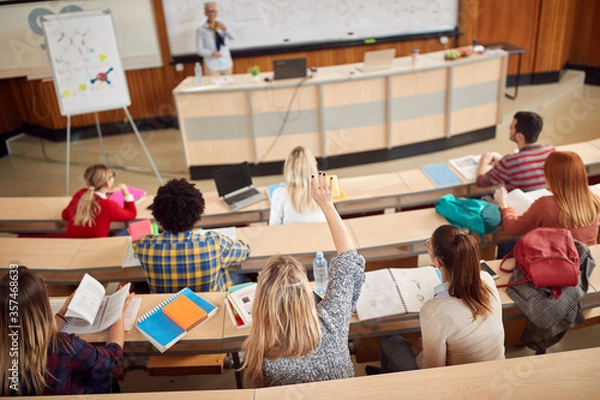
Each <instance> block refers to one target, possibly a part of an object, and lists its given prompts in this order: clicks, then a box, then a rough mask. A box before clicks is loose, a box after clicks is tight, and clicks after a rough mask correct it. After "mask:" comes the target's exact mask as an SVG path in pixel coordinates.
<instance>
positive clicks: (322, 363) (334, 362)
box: [263, 250, 365, 386]
mask: <svg viewBox="0 0 600 400" xmlns="http://www.w3.org/2000/svg"><path fill="white" fill-rule="evenodd" d="M364 269H365V259H364V258H363V256H361V255H359V254H358V253H357V252H356V250H350V251H346V252H344V253H342V254H340V255H338V256H337V257H335V258H334V259H332V260H331V265H330V267H329V282H328V284H327V292H326V293H325V296H324V298H323V301H321V302H320V303H319V304H318V305H317V314H318V316H319V320H320V323H321V340H320V341H319V344H318V345H317V348H316V349H315V350H313V351H312V352H311V353H309V354H308V355H306V356H303V357H298V358H280V359H278V360H266V359H265V360H264V362H263V375H264V384H265V386H278V385H290V384H294V383H303V382H315V381H327V380H330V379H340V378H350V377H352V376H354V368H353V366H352V361H351V360H350V352H349V351H348V330H349V327H350V317H351V316H352V312H353V310H354V306H355V305H356V301H357V300H358V296H359V295H360V290H361V288H362V285H363V283H364V282H365V272H364Z"/></svg>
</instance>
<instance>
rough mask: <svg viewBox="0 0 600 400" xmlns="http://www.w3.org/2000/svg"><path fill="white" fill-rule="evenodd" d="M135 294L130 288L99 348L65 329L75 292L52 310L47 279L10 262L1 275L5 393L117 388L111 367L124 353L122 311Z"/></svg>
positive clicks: (0, 372) (0, 386) (0, 370)
mask: <svg viewBox="0 0 600 400" xmlns="http://www.w3.org/2000/svg"><path fill="white" fill-rule="evenodd" d="M15 293H16V294H17V295H18V304H16V303H15V301H14V299H15ZM11 294H12V295H11ZM71 297H72V296H71ZM132 298H133V293H130V294H129V295H128V296H127V300H126V301H125V305H124V307H123V311H122V314H121V319H120V320H119V321H117V322H115V323H114V325H113V326H112V327H111V328H110V330H109V332H108V340H107V341H106V345H105V346H104V347H101V348H96V347H95V346H93V345H91V344H89V343H88V342H86V341H85V340H83V339H80V338H79V337H78V336H76V335H73V334H66V333H63V332H60V329H62V328H63V327H64V325H65V324H66V323H67V318H66V317H65V313H66V311H67V306H68V304H69V301H70V299H71V298H69V299H68V300H67V301H66V302H65V303H64V305H63V306H62V307H61V309H60V310H59V311H58V312H57V313H56V314H53V313H52V309H51V308H50V299H49V298H48V292H47V290H46V284H45V283H44V280H43V279H42V278H41V277H40V276H39V275H38V274H37V273H36V272H34V271H32V270H30V269H28V268H27V267H23V266H20V267H18V268H11V269H10V270H9V272H8V273H7V274H6V275H4V276H3V277H2V278H1V279H0V326H2V328H3V332H2V335H0V349H2V351H1V352H0V396H11V395H13V396H33V395H42V394H45V395H51V394H52V395H54V394H83V393H110V392H111V391H115V390H116V389H117V388H118V385H116V382H111V371H112V370H113V369H115V368H116V367H118V366H119V364H120V363H121V360H122V358H123V344H124V339H125V331H124V328H123V313H124V311H125V309H126V308H127V306H128V305H129V303H130V302H131V299H132ZM17 306H18V307H17ZM113 385H114V386H117V387H114V386H113Z"/></svg>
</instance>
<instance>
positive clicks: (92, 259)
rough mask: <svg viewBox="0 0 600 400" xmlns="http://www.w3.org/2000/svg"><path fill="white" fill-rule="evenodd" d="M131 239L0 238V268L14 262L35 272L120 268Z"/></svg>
mask: <svg viewBox="0 0 600 400" xmlns="http://www.w3.org/2000/svg"><path fill="white" fill-rule="evenodd" d="M130 242H131V238H130V237H129V236H116V237H109V238H99V239H38V238H0V263H1V264H0V265H2V266H3V268H7V266H8V264H10V263H11V262H17V263H18V264H20V265H25V266H28V267H29V268H32V269H35V270H41V271H44V270H67V271H75V270H88V269H93V268H104V267H119V268H120V267H121V266H122V265H123V260H124V259H125V252H126V250H127V246H129V245H130Z"/></svg>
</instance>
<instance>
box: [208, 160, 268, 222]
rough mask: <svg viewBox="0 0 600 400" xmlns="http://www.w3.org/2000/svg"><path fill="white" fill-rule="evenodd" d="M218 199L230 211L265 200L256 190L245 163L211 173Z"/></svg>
mask: <svg viewBox="0 0 600 400" xmlns="http://www.w3.org/2000/svg"><path fill="white" fill-rule="evenodd" d="M213 178H214V179H215V184H216V185H217V192H218V193H219V198H220V199H221V201H222V202H223V203H225V205H226V206H227V207H229V209H230V210H231V211H236V210H239V209H240V208H243V207H247V206H249V205H250V204H254V203H257V202H259V201H261V200H264V199H266V198H267V196H266V195H265V194H264V193H261V192H259V191H258V190H256V188H255V187H254V185H253V184H252V177H251V176H250V166H249V165H248V163H247V162H243V163H241V164H236V165H231V166H229V167H225V168H221V169H218V170H216V171H214V172H213Z"/></svg>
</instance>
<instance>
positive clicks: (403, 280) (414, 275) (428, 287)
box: [390, 267, 442, 312]
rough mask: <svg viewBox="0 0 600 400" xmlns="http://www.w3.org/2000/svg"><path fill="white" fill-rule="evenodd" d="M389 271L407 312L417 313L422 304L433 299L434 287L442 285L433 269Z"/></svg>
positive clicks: (394, 269)
mask: <svg viewBox="0 0 600 400" xmlns="http://www.w3.org/2000/svg"><path fill="white" fill-rule="evenodd" d="M390 270H391V271H392V275H393V276H394V278H395V279H396V284H397V285H398V289H399V290H400V293H401V294H402V297H403V298H404V304H405V305H406V309H407V310H408V312H419V310H420V309H421V306H422V305H423V303H425V302H426V301H427V300H429V299H431V298H433V291H434V289H435V287H436V286H438V285H439V284H441V283H442V279H441V277H440V274H439V272H438V270H437V269H436V268H434V267H421V268H393V269H390Z"/></svg>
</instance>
